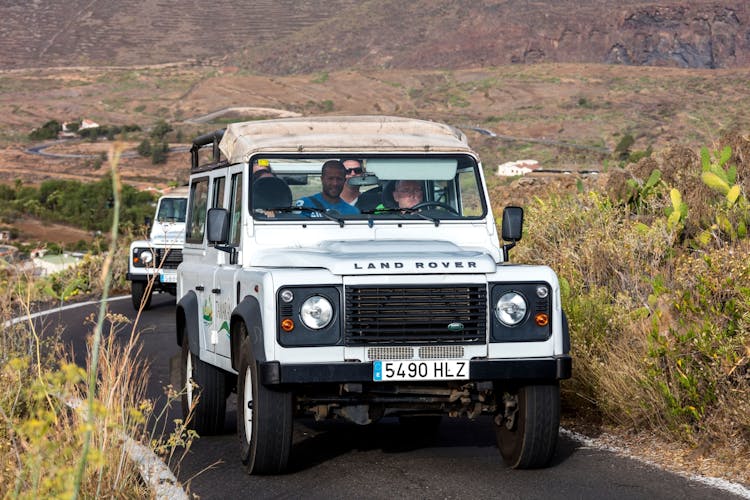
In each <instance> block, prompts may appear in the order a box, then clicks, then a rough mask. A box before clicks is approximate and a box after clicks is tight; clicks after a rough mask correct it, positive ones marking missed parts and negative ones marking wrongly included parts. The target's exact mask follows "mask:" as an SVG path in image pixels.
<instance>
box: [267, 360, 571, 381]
mask: <svg viewBox="0 0 750 500" xmlns="http://www.w3.org/2000/svg"><path fill="white" fill-rule="evenodd" d="M572 370H573V362H572V359H571V357H570V356H568V355H562V356H554V357H549V358H534V359H477V360H472V361H471V362H470V366H469V381H486V380H514V381H516V380H517V381H544V380H547V381H549V380H562V379H567V378H570V377H571V373H572ZM260 377H261V382H262V383H263V384H264V385H281V384H316V383H345V382H372V381H373V367H372V363H371V362H367V363H318V364H284V365H282V364H281V363H279V362H278V361H267V362H264V363H261V365H260Z"/></svg>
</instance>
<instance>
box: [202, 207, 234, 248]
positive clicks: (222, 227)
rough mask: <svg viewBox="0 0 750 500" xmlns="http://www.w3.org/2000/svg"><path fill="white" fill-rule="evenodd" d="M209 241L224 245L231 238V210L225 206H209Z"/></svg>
mask: <svg viewBox="0 0 750 500" xmlns="http://www.w3.org/2000/svg"><path fill="white" fill-rule="evenodd" d="M206 228H207V230H206V232H207V233H208V243H209V244H218V245H223V244H225V243H227V241H228V240H229V212H227V210H226V209H224V208H209V209H208V219H207V220H206Z"/></svg>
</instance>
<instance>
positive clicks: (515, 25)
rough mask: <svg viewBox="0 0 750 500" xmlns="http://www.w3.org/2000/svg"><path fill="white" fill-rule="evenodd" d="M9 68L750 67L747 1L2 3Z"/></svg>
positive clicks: (1, 52)
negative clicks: (556, 64) (193, 65)
mask: <svg viewBox="0 0 750 500" xmlns="http://www.w3.org/2000/svg"><path fill="white" fill-rule="evenodd" d="M0 18H2V19H3V23H2V24H0V69H13V68H30V67H59V66H71V65H80V66H103V65H118V66H129V65H143V64H159V63H171V62H177V61H194V62H196V63H200V64H211V65H235V66H239V67H243V68H246V69H249V70H250V71H253V72H263V73H271V74H290V73H298V72H315V71H331V70H336V69H343V68H402V69H404V68H406V69H432V68H450V69H457V68H469V67H481V66H499V65H505V64H514V63H535V62H574V63H615V64H625V65H654V66H675V67H685V68H733V67H742V66H747V65H748V63H750V4H748V2H746V1H745V0H713V1H709V0H693V1H690V2H688V1H673V2H653V1H634V0H584V1H580V0H546V1H526V0H481V1H473V0H460V1H454V0H415V1H412V2H399V1H396V0H367V1H363V2H356V1H354V0H326V1H323V0H310V1H306V2H298V1H294V0H278V1H272V0H258V1H255V2H253V3H252V5H248V4H247V3H244V2H237V1H236V0H216V1H214V2H211V3H210V7H209V6H207V4H205V3H204V2H197V1H195V0H186V1H181V2H176V1H174V0H144V1H141V0H138V1H136V0H123V1H117V2H116V1H112V0H71V1H70V2H65V3H57V2H20V1H18V0H11V1H6V2H2V4H0Z"/></svg>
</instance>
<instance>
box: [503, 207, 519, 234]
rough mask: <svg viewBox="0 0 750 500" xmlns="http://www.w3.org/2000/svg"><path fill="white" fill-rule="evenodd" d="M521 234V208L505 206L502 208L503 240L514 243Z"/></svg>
mask: <svg viewBox="0 0 750 500" xmlns="http://www.w3.org/2000/svg"><path fill="white" fill-rule="evenodd" d="M522 235H523V208H521V207H505V210H503V231H502V238H503V241H511V242H513V243H515V242H516V241H519V240H520V239H521V236H522Z"/></svg>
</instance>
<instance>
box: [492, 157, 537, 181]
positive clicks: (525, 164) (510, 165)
mask: <svg viewBox="0 0 750 500" xmlns="http://www.w3.org/2000/svg"><path fill="white" fill-rule="evenodd" d="M539 168H540V167H539V162H538V161H536V160H516V161H509V162H506V163H503V164H501V165H498V167H497V175H502V176H505V177H515V176H518V175H526V174H528V173H531V172H534V171H535V170H539Z"/></svg>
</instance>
